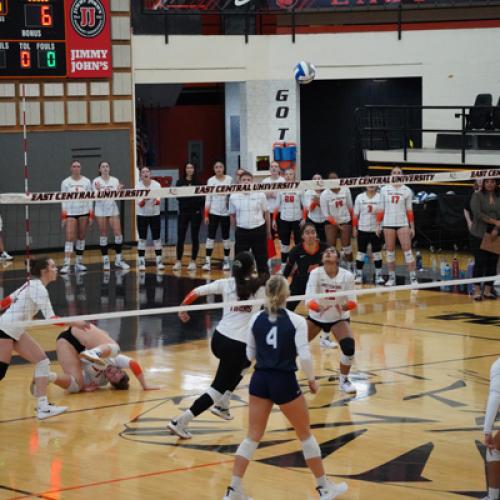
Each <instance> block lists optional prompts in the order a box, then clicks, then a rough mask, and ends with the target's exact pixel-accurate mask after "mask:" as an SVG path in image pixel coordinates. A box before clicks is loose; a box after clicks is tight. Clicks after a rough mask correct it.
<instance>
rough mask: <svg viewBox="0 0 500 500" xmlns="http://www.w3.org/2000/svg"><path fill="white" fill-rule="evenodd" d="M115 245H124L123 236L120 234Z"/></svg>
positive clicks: (116, 237)
mask: <svg viewBox="0 0 500 500" xmlns="http://www.w3.org/2000/svg"><path fill="white" fill-rule="evenodd" d="M115 243H116V244H117V245H121V244H122V243H123V234H119V235H118V236H115Z"/></svg>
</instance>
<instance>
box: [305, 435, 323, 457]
mask: <svg viewBox="0 0 500 500" xmlns="http://www.w3.org/2000/svg"><path fill="white" fill-rule="evenodd" d="M300 444H301V445H302V453H303V454H304V458H305V459H306V460H309V459H311V458H316V457H321V448H320V447H319V444H318V442H317V441H316V438H315V437H314V436H309V437H308V438H307V439H306V440H305V441H301V442H300Z"/></svg>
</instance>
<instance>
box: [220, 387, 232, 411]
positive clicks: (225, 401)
mask: <svg viewBox="0 0 500 500" xmlns="http://www.w3.org/2000/svg"><path fill="white" fill-rule="evenodd" d="M232 394H233V393H232V392H231V391H226V392H225V393H224V394H223V395H222V397H221V398H220V400H219V401H218V403H217V406H219V407H220V408H223V409H224V410H229V400H230V399H231V396H232Z"/></svg>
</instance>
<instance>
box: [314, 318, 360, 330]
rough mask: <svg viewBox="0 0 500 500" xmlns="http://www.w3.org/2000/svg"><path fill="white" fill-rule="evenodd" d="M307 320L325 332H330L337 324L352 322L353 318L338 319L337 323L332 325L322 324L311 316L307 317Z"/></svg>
mask: <svg viewBox="0 0 500 500" xmlns="http://www.w3.org/2000/svg"><path fill="white" fill-rule="evenodd" d="M307 320H308V321H310V322H311V323H312V324H313V325H316V326H319V327H320V328H321V329H322V330H323V331H324V332H329V331H330V330H331V329H332V328H333V327H334V326H335V325H336V324H337V323H340V322H341V321H347V322H348V323H350V322H351V318H347V319H338V320H337V321H333V322H332V323H322V322H321V321H318V320H317V319H314V318H311V316H309V315H308V316H307Z"/></svg>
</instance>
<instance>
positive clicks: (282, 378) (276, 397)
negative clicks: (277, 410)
mask: <svg viewBox="0 0 500 500" xmlns="http://www.w3.org/2000/svg"><path fill="white" fill-rule="evenodd" d="M249 392H250V394H251V395H252V396H256V397H258V398H262V399H268V400H270V401H272V402H273V403H274V404H277V405H284V404H286V403H289V402H290V401H293V400H294V399H297V398H298V397H299V396H300V395H301V394H302V391H301V390H300V387H299V383H298V382H297V377H296V376H295V372H292V371H279V370H255V371H254V372H253V375H252V378H251V380H250V387H249Z"/></svg>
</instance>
